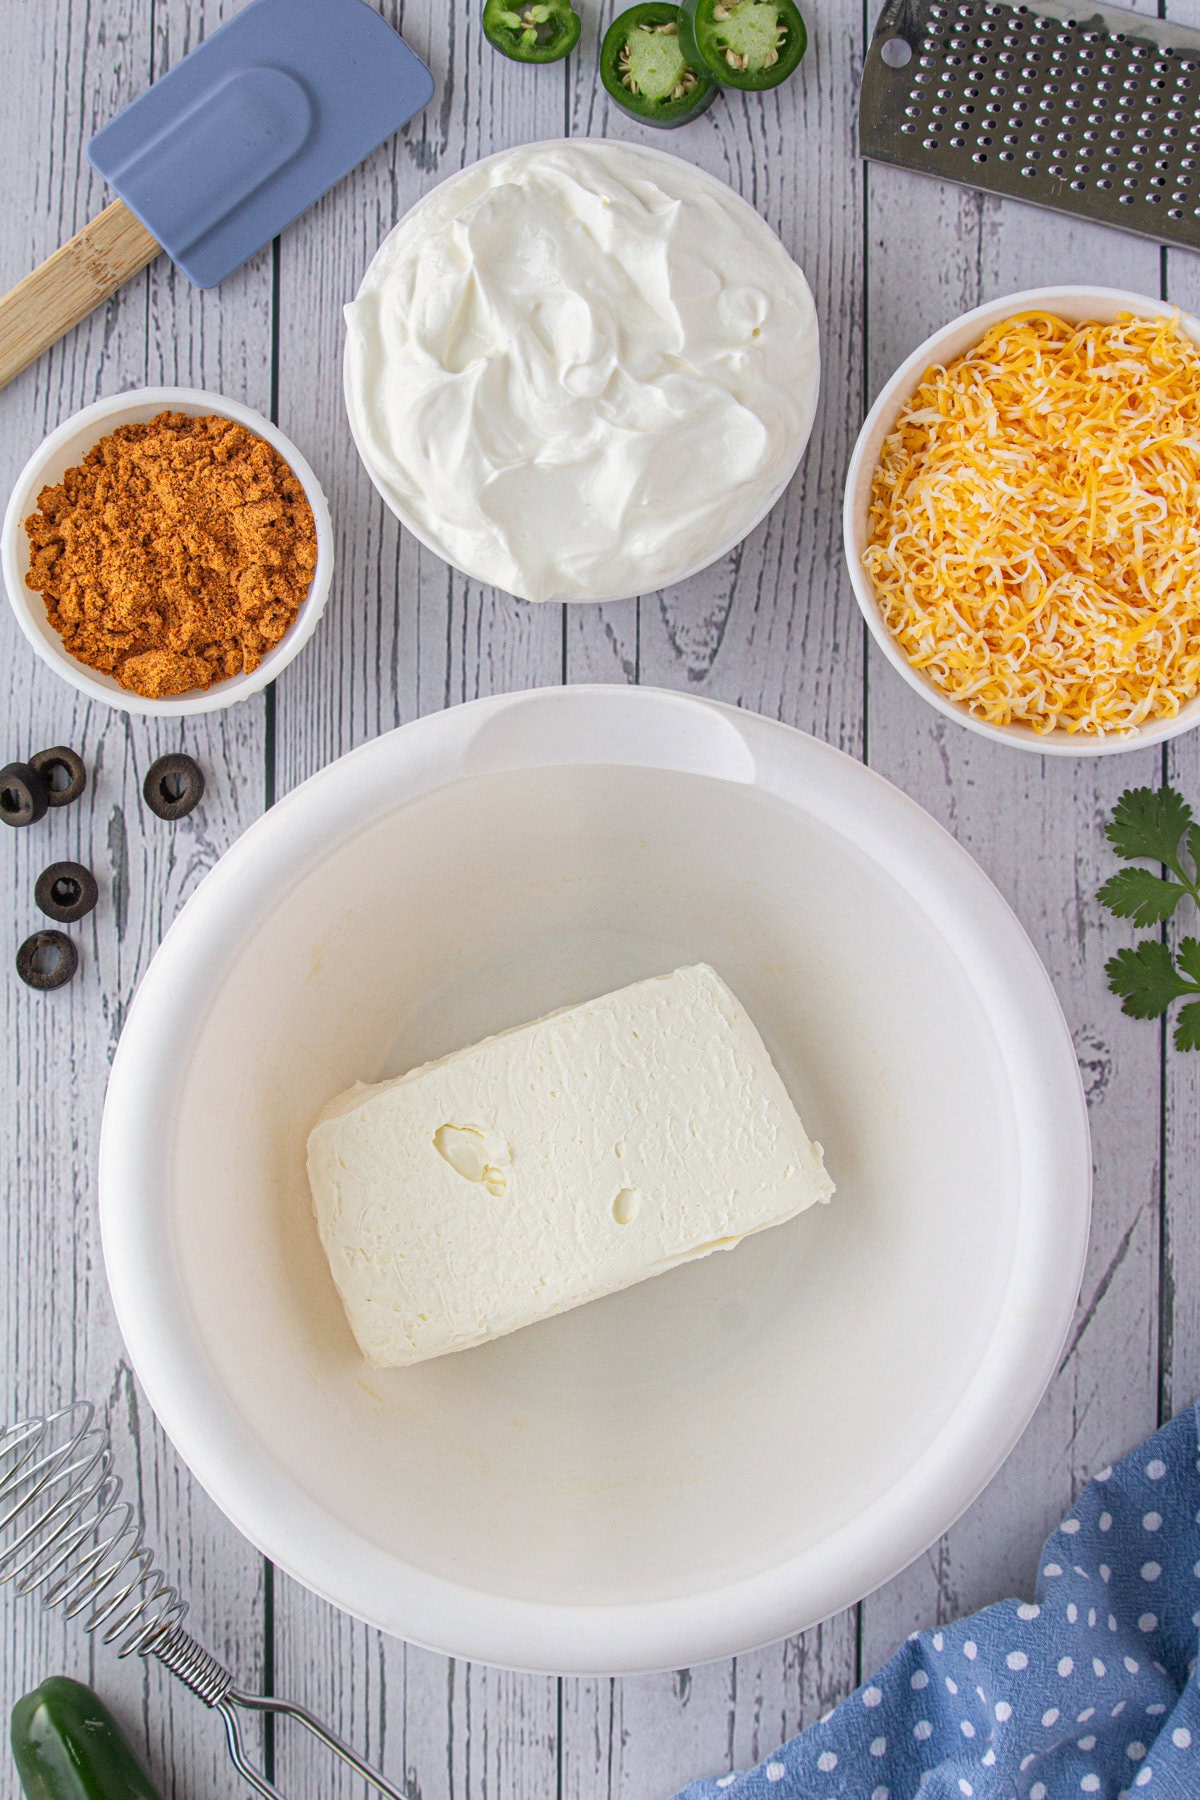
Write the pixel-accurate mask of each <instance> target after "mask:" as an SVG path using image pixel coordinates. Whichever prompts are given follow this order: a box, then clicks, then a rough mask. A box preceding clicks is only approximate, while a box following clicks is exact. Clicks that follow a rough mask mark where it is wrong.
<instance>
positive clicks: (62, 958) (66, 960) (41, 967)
mask: <svg viewBox="0 0 1200 1800" xmlns="http://www.w3.org/2000/svg"><path fill="white" fill-rule="evenodd" d="M78 967H79V952H78V950H77V949H76V948H75V946H74V944H73V943H72V942H71V940H70V938H69V937H67V935H66V933H65V932H62V931H35V932H34V934H33V936H32V937H27V938H26V939H25V942H24V943H23V944H22V945H21V948H20V949H19V950H18V951H17V974H18V975H19V976H20V977H21V980H22V981H23V982H25V984H26V986H27V987H31V988H59V987H62V986H63V985H64V984H65V983H66V982H68V981H70V979H71V977H72V975H73V974H74V973H75V971H76V969H77V968H78Z"/></svg>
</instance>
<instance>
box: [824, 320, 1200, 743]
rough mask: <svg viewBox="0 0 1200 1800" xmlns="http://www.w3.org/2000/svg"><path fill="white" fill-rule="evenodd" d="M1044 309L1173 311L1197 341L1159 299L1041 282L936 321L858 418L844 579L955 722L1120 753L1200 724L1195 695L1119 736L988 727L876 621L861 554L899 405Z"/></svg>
mask: <svg viewBox="0 0 1200 1800" xmlns="http://www.w3.org/2000/svg"><path fill="white" fill-rule="evenodd" d="M1023 312H1050V313H1057V314H1058V315H1059V317H1060V318H1063V319H1067V320H1068V321H1070V322H1071V323H1077V322H1082V321H1083V320H1085V319H1098V320H1100V321H1101V323H1104V324H1109V323H1111V322H1112V321H1113V320H1114V319H1116V317H1117V315H1118V313H1123V312H1130V313H1139V314H1141V315H1143V316H1145V317H1148V318H1158V319H1161V318H1168V317H1172V316H1174V315H1175V314H1176V313H1179V315H1180V324H1181V325H1182V327H1183V329H1184V331H1186V332H1187V334H1188V336H1189V337H1190V338H1191V339H1192V340H1193V341H1194V342H1195V343H1197V344H1200V319H1198V318H1195V317H1194V316H1193V315H1192V314H1191V313H1186V312H1180V309H1179V307H1177V306H1172V305H1170V304H1169V303H1168V302H1167V301H1165V300H1154V299H1151V298H1150V297H1149V296H1148V295H1145V294H1133V293H1128V292H1126V290H1125V289H1123V288H1092V287H1044V288H1026V289H1024V290H1023V291H1022V292H1021V293H1019V294H1004V295H1002V296H1001V297H1000V299H998V300H989V301H988V302H987V304H986V305H985V306H976V307H973V308H972V309H971V311H970V312H965V313H963V314H961V316H960V317H959V318H957V319H952V320H951V322H950V323H949V324H948V325H943V326H942V327H941V329H940V330H939V331H935V332H934V333H933V335H932V336H931V337H927V338H926V339H925V342H924V343H923V344H918V346H917V348H916V349H915V350H914V351H913V353H912V355H911V356H909V357H906V358H905V360H904V361H903V362H902V363H901V365H900V367H899V368H898V369H897V370H896V373H895V374H894V375H893V376H892V378H891V380H890V381H888V382H887V383H885V385H884V387H883V388H882V389H881V390H880V392H879V395H878V398H877V399H876V401H875V404H874V405H873V406H872V408H871V410H870V412H869V413H868V414H867V416H866V418H865V419H864V421H863V425H862V430H861V431H860V432H859V434H858V439H857V441H856V443H855V445H854V452H853V454H852V456H851V458H850V467H849V469H848V470H847V472H846V491H845V499H844V502H843V507H842V538H843V542H844V545H845V551H846V565H847V567H848V569H849V571H850V585H851V586H852V587H853V589H854V596H855V599H856V600H857V601H858V604H859V606H860V607H861V608H862V614H863V618H864V619H865V620H866V622H867V626H868V628H869V630H870V633H871V636H872V637H873V638H874V639H875V642H876V643H877V644H878V645H879V648H880V649H881V650H882V651H883V654H884V655H885V656H886V657H887V659H888V661H889V662H890V663H891V665H892V667H893V669H895V671H896V673H897V674H898V675H900V676H902V677H903V679H904V680H905V681H906V682H907V683H908V685H909V687H910V688H912V689H913V691H914V692H915V693H918V694H920V696H921V698H922V699H923V700H927V701H928V702H929V704H930V705H931V706H933V707H935V708H936V709H937V711H938V712H940V713H941V714H942V716H943V717H944V718H947V719H953V721H954V723H955V724H956V725H965V726H966V727H967V729H968V730H970V731H975V732H978V733H979V735H980V737H986V738H991V739H992V740H993V742H994V743H997V744H1008V745H1009V746H1010V747H1011V748H1013V749H1015V750H1032V751H1033V752H1034V754H1035V755H1037V756H1119V755H1121V753H1122V752H1123V751H1126V750H1144V749H1145V748H1146V746H1147V745H1148V744H1161V743H1165V742H1166V740H1167V739H1168V738H1173V737H1178V736H1179V735H1180V733H1181V732H1184V731H1190V730H1191V729H1192V728H1193V726H1195V725H1200V697H1197V698H1196V699H1194V700H1188V701H1185V702H1184V704H1183V706H1181V707H1180V709H1179V711H1178V713H1176V715H1175V717H1174V718H1173V719H1155V720H1153V721H1152V722H1151V723H1150V724H1147V725H1141V726H1139V727H1138V729H1137V730H1136V731H1133V732H1130V733H1129V734H1128V735H1127V736H1124V737H1106V738H1095V737H1087V738H1085V737H1083V736H1082V735H1081V734H1079V733H1075V734H1072V733H1071V732H1067V731H1052V732H1046V733H1044V734H1042V735H1039V733H1038V732H1036V731H1034V730H1033V728H1032V727H1031V726H1029V725H990V724H988V722H987V721H986V720H985V719H978V718H976V717H975V715H974V713H972V712H970V711H969V710H968V709H967V708H966V707H965V706H963V705H962V704H961V703H960V702H959V701H957V700H952V699H950V697H949V696H948V695H947V694H944V693H943V692H942V690H941V688H939V687H938V686H937V685H936V683H934V682H933V681H931V680H930V679H929V677H928V675H926V674H924V673H923V671H922V670H920V669H914V668H913V666H912V664H911V663H910V662H909V660H908V658H907V657H906V656H905V654H904V652H903V650H902V649H901V648H900V646H899V644H898V643H897V642H896V639H895V638H894V637H893V635H892V633H891V632H890V631H889V630H888V628H887V626H886V625H885V624H884V622H883V617H882V615H881V613H880V611H879V602H878V600H877V598H876V595H875V588H874V584H873V583H872V581H871V579H870V576H869V575H868V574H867V572H866V570H865V569H864V568H863V564H862V555H863V551H864V550H865V549H866V544H867V517H868V507H869V504H870V498H871V484H872V482H873V480H874V476H875V466H876V464H877V463H878V461H879V453H880V451H881V450H882V448H883V442H884V439H885V438H886V437H887V436H888V434H889V432H890V431H891V430H892V428H893V426H894V425H895V422H896V418H897V416H898V414H899V412H900V409H901V407H902V406H903V405H904V403H905V402H906V401H907V400H908V399H909V398H910V396H911V395H912V394H913V392H914V391H915V389H916V388H917V387H918V386H919V385H920V383H921V381H922V380H923V379H924V377H925V375H926V374H927V372H928V371H929V370H930V369H931V368H933V367H935V366H936V365H938V364H940V363H948V362H953V360H954V359H955V357H958V356H963V355H965V353H966V352H967V351H968V350H969V349H971V347H972V345H974V344H977V343H978V342H979V340H980V338H982V337H983V336H984V334H985V333H986V332H988V331H990V330H991V328H992V326H993V325H998V324H1000V323H1001V321H1002V320H1004V319H1010V318H1012V317H1013V316H1014V314H1016V313H1023Z"/></svg>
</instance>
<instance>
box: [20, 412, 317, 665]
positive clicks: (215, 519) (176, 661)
mask: <svg viewBox="0 0 1200 1800" xmlns="http://www.w3.org/2000/svg"><path fill="white" fill-rule="evenodd" d="M25 530H26V532H27V533H28V536H29V551H30V568H29V573H28V575H27V576H26V577H25V580H26V584H27V585H28V586H29V587H31V588H34V589H35V590H37V591H38V592H40V593H41V595H42V598H43V599H44V600H45V603H46V615H47V617H48V619H49V621H50V623H51V625H52V626H53V627H54V629H55V631H57V632H58V633H59V634H60V636H61V637H62V640H63V646H64V648H65V649H66V650H68V651H69V652H70V654H71V655H72V656H74V657H76V658H77V659H78V660H79V661H80V662H82V663H86V664H87V665H88V667H89V668H93V669H99V670H100V671H102V673H104V674H105V675H111V676H113V677H114V678H115V679H116V680H117V681H119V682H120V684H121V686H122V687H124V688H128V689H129V691H130V692H131V693H134V694H141V695H143V696H145V697H146V698H147V699H151V700H159V699H163V698H165V697H168V696H170V695H172V694H182V693H185V692H186V691H187V690H189V689H193V688H207V687H211V686H212V685H213V683H214V682H217V681H225V680H227V679H228V678H229V677H230V676H231V675H241V674H244V673H248V672H249V671H250V670H251V669H256V668H257V667H258V665H259V663H260V662H261V661H262V659H263V657H264V656H265V655H266V654H267V652H268V650H271V649H273V648H274V646H275V645H276V644H277V643H278V642H279V640H280V638H281V637H282V636H283V634H284V632H285V631H286V630H287V628H288V626H289V625H290V624H291V623H292V621H293V619H294V618H295V617H296V614H297V612H298V611H299V609H300V606H301V604H302V602H303V601H304V599H305V597H306V596H307V594H308V590H309V585H310V583H311V581H312V576H313V570H314V569H315V568H316V563H317V532H316V525H315V524H314V522H313V515H312V508H311V507H310V506H309V503H308V499H307V496H306V495H305V492H304V489H303V488H302V487H301V485H300V483H299V481H298V480H297V479H296V477H295V475H293V473H292V471H291V469H290V468H289V467H288V465H287V464H286V463H285V462H284V460H283V458H282V457H281V456H279V454H278V453H277V452H276V451H275V450H273V449H272V447H271V445H270V444H268V443H265V442H264V441H263V439H262V438H260V437H256V436H255V434H254V433H253V432H252V431H248V430H247V429H246V427H245V426H244V425H236V424H234V423H233V421H232V420H230V419H223V418H220V417H218V416H216V415H215V414H208V415H206V416H204V417H202V418H190V417H188V416H187V415H186V414H184V413H174V412H163V413H159V414H158V416H157V417H156V418H153V419H151V420H150V421H149V422H148V423H147V424H145V425H122V426H120V427H118V429H117V430H116V431H112V432H110V433H109V434H108V436H107V437H102V438H101V439H100V441H99V443H97V444H94V445H93V446H92V448H91V449H90V450H89V451H88V453H87V455H86V456H85V457H84V459H83V462H82V464H80V465H79V466H78V467H77V468H72V469H68V470H67V471H66V473H65V475H64V476H63V479H62V481H61V482H60V483H59V485H58V486H57V487H45V488H43V489H42V491H41V493H40V494H39V495H38V511H37V512H35V513H33V514H32V515H31V516H30V517H29V518H28V519H26V521H25Z"/></svg>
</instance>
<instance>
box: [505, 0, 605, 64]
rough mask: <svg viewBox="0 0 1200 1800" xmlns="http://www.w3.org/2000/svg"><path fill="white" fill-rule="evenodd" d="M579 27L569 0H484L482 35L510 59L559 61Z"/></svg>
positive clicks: (571, 45) (568, 50) (576, 37)
mask: <svg viewBox="0 0 1200 1800" xmlns="http://www.w3.org/2000/svg"><path fill="white" fill-rule="evenodd" d="M581 28H582V22H581V20H580V17H579V14H578V13H577V12H576V11H575V8H574V7H573V6H572V5H571V3H570V0H484V7H483V35H484V37H485V38H486V39H487V41H488V43H489V44H491V45H492V46H493V47H494V48H495V49H497V50H499V51H500V52H501V54H502V55H504V56H511V57H512V59H513V61H514V62H524V63H552V62H560V61H561V60H562V58H563V57H564V56H569V55H570V54H571V51H572V50H573V49H574V48H575V46H576V44H577V43H578V42H579V33H580V30H581Z"/></svg>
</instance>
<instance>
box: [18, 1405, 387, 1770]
mask: <svg viewBox="0 0 1200 1800" xmlns="http://www.w3.org/2000/svg"><path fill="white" fill-rule="evenodd" d="M121 1494H122V1483H121V1478H120V1476H119V1475H116V1474H114V1473H113V1454H112V1445H111V1443H110V1442H109V1435H108V1430H107V1427H106V1426H105V1425H104V1424H103V1423H101V1422H98V1421H97V1419H96V1409H95V1407H94V1406H92V1405H91V1403H90V1402H89V1401H87V1400H77V1401H75V1402H74V1403H73V1404H72V1405H70V1406H64V1407H61V1408H60V1409H59V1410H58V1411H57V1412H52V1413H48V1414H47V1415H46V1416H45V1418H35V1419H25V1420H24V1421H23V1422H22V1423H20V1424H18V1425H8V1426H5V1427H3V1428H2V1429H0V1585H3V1584H4V1583H5V1582H11V1583H12V1585H13V1588H14V1589H15V1591H16V1592H17V1593H19V1594H37V1595H38V1596H39V1597H40V1599H41V1603H42V1605H43V1606H45V1607H57V1606H61V1607H62V1609H63V1612H64V1614H65V1616H66V1617H67V1618H68V1619H76V1618H78V1619H82V1622H83V1629H84V1630H85V1631H89V1632H95V1633H96V1634H97V1635H98V1637H99V1639H100V1641H101V1643H104V1644H111V1645H113V1646H115V1648H116V1652H117V1655H118V1656H132V1655H133V1654H134V1653H135V1652H136V1653H137V1654H138V1655H139V1656H154V1657H157V1659H158V1661H159V1662H161V1663H163V1664H164V1665H165V1666H166V1667H167V1668H168V1669H169V1670H170V1671H171V1673H172V1675H174V1676H176V1677H177V1679H178V1680H180V1681H181V1682H182V1683H183V1685H184V1686H185V1687H186V1688H189V1689H190V1690H191V1692H192V1693H193V1694H195V1695H196V1696H197V1698H198V1699H200V1700H203V1702H204V1704H205V1706H208V1707H211V1708H212V1709H213V1710H214V1711H215V1712H218V1713H220V1715H221V1719H222V1722H223V1724H224V1726H225V1739H226V1742H227V1744H228V1746H229V1754H230V1757H231V1759H232V1761H233V1764H234V1767H235V1768H236V1769H237V1771H238V1773H239V1774H240V1775H241V1776H242V1778H243V1780H244V1781H246V1782H247V1783H248V1784H249V1785H250V1787H252V1788H253V1789H254V1792H255V1793H256V1794H261V1795H262V1796H263V1797H264V1800H284V1796H283V1795H282V1794H281V1793H280V1790H279V1789H278V1788H277V1787H275V1786H274V1785H273V1783H272V1782H270V1781H268V1779H267V1777H266V1774H265V1773H264V1772H263V1771H262V1770H261V1769H256V1768H255V1767H254V1765H253V1764H252V1763H251V1762H250V1761H249V1760H248V1758H247V1756H246V1751H245V1747H244V1745H243V1742H242V1736H241V1730H240V1727H239V1722H238V1714H239V1713H276V1714H282V1715H283V1716H284V1717H286V1718H289V1719H295V1720H296V1721H297V1723H299V1724H301V1725H303V1726H304V1727H305V1728H306V1730H308V1731H310V1732H312V1734H313V1736H314V1737H316V1738H319V1739H320V1741H321V1743H323V1744H324V1745H326V1746H327V1748H328V1749H330V1750H331V1751H332V1752H333V1754H334V1755H335V1756H337V1757H340V1759H341V1760H342V1762H344V1763H346V1764H348V1766H349V1767H350V1768H351V1769H353V1770H354V1771H355V1773H356V1774H358V1775H361V1776H362V1777H363V1778H364V1780H366V1781H369V1782H370V1783H371V1784H372V1786H373V1787H375V1788H377V1789H378V1790H379V1792H380V1793H381V1794H384V1795H386V1796H387V1800H406V1796H405V1795H404V1794H403V1793H402V1792H401V1791H400V1789H399V1788H395V1787H393V1786H392V1784H391V1783H390V1782H389V1781H387V1780H385V1778H384V1777H383V1776H382V1775H381V1774H380V1773H379V1771H378V1770H377V1769H373V1768H372V1767H371V1766H370V1764H369V1763H365V1762H364V1761H363V1760H362V1758H361V1757H359V1756H356V1755H355V1753H354V1751H353V1750H351V1748H350V1747H349V1745H348V1744H344V1743H343V1742H342V1740H341V1739H340V1738H338V1737H336V1736H335V1735H334V1734H333V1732H331V1731H329V1730H328V1729H327V1728H326V1727H325V1726H324V1725H322V1723H321V1721H320V1720H319V1719H316V1718H314V1717H313V1715H312V1713H310V1712H309V1711H308V1710H307V1709H306V1708H305V1707H303V1706H297V1705H295V1704H294V1703H293V1702H292V1701H290V1700H280V1699H277V1698H276V1697H275V1696H274V1695H270V1694H248V1693H245V1692H244V1691H243V1690H242V1689H241V1688H239V1687H237V1686H236V1685H235V1683H234V1678H233V1675H232V1674H231V1673H230V1671H229V1670H228V1669H227V1668H226V1667H225V1666H224V1664H223V1663H221V1662H220V1661H219V1660H218V1659H217V1658H216V1657H215V1656H213V1655H212V1654H211V1652H210V1651H208V1650H206V1649H205V1648H204V1646H203V1644H201V1643H200V1642H199V1641H198V1640H197V1639H196V1638H194V1637H192V1636H191V1634H190V1633H189V1632H187V1631H185V1630H184V1629H183V1621H184V1619H185V1618H186V1617H187V1610H188V1609H187V1603H186V1602H185V1601H183V1600H181V1599H180V1597H179V1593H178V1591H177V1590H176V1589H175V1588H174V1587H173V1586H172V1585H171V1583H170V1582H169V1581H168V1580H167V1578H166V1576H165V1575H164V1574H163V1572H162V1570H161V1569H158V1568H156V1567H155V1565H154V1552H153V1551H152V1550H150V1549H149V1548H148V1546H147V1545H146V1543H145V1541H144V1538H143V1533H142V1525H141V1522H140V1520H139V1518H138V1515H137V1511H136V1508H135V1507H134V1506H133V1504H132V1502H131V1501H129V1500H123V1499H122V1498H121Z"/></svg>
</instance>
